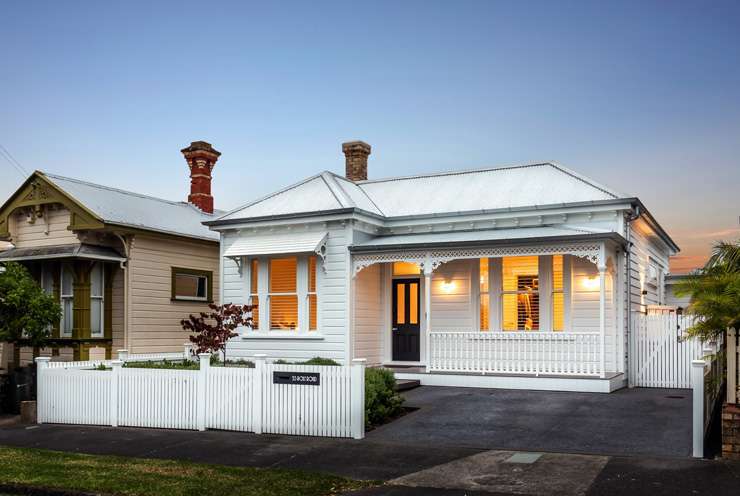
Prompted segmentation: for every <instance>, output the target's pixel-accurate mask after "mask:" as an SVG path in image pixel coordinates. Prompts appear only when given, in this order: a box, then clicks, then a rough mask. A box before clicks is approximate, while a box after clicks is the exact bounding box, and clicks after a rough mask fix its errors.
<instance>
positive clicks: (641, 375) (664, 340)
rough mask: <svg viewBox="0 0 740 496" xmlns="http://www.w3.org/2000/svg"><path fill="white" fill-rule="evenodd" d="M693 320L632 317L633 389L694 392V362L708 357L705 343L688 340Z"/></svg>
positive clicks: (659, 315)
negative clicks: (691, 389)
mask: <svg viewBox="0 0 740 496" xmlns="http://www.w3.org/2000/svg"><path fill="white" fill-rule="evenodd" d="M692 324H693V317H691V316H688V315H678V314H677V313H676V312H670V313H654V314H642V313H637V312H636V313H635V314H633V316H632V336H631V339H630V354H629V364H630V374H629V375H630V385H632V386H637V387H655V388H690V387H691V362H692V361H693V360H699V359H701V358H702V357H703V356H704V352H703V350H702V343H701V342H700V341H699V340H697V339H693V338H691V339H690V338H688V337H687V336H686V329H688V328H689V327H691V325H692Z"/></svg>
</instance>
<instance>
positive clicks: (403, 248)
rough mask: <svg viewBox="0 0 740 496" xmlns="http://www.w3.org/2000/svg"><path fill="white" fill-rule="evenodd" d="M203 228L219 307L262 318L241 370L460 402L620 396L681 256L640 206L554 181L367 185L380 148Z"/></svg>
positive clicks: (565, 175)
mask: <svg viewBox="0 0 740 496" xmlns="http://www.w3.org/2000/svg"><path fill="white" fill-rule="evenodd" d="M343 151H344V154H345V156H346V177H342V176H339V175H337V174H334V173H332V172H322V173H320V174H317V175H315V176H313V177H309V178H308V179H306V180H304V181H301V182H299V183H297V184H294V185H292V186H289V187H287V188H285V189H283V190H280V191H278V192H276V193H274V194H271V195H269V196H266V197H264V198H261V199H258V200H255V201H252V202H250V203H248V204H247V205H245V206H243V207H240V208H238V209H236V210H233V211H231V212H229V213H227V214H225V215H223V216H221V217H218V218H216V219H214V220H211V221H207V222H205V224H206V225H208V226H209V227H210V228H211V229H212V230H214V231H218V232H219V233H220V239H221V244H220V247H221V248H220V258H221V264H220V271H221V274H220V275H219V276H220V277H217V278H216V280H219V281H220V298H219V300H220V301H223V302H233V303H240V304H245V303H250V302H251V304H252V305H254V306H255V307H256V308H255V311H254V320H255V326H254V329H248V328H245V329H242V332H241V334H240V336H239V337H237V338H235V339H233V340H232V341H231V342H230V343H229V348H228V353H229V354H230V355H231V356H232V357H233V356H242V357H245V358H249V357H251V356H253V355H254V354H256V353H265V354H267V355H268V357H269V358H283V359H288V360H299V359H308V358H311V357H315V356H321V357H326V358H332V359H335V360H337V361H339V362H342V363H348V362H349V361H350V360H352V359H355V358H365V359H367V361H368V364H369V365H384V366H389V367H394V368H395V370H396V375H397V377H399V378H407V379H417V380H420V381H421V383H422V384H427V385H454V386H476V387H502V388H526V389H551V390H572V391H598V392H610V391H613V390H615V389H618V388H621V387H623V386H624V385H626V381H627V371H628V370H629V365H628V363H629V360H630V357H629V353H628V349H629V346H628V335H629V333H630V325H631V324H630V321H631V318H630V315H631V313H632V312H636V311H642V310H645V308H646V306H647V305H655V304H658V305H659V304H663V303H664V298H665V295H664V294H663V293H664V290H663V287H664V284H663V281H664V278H665V276H666V274H667V273H668V259H669V256H671V255H674V254H675V253H677V252H678V247H677V246H676V244H675V243H674V242H673V241H672V240H671V238H670V237H669V236H668V234H667V233H666V232H665V231H664V230H663V229H662V228H661V227H660V225H659V224H658V223H657V221H656V220H655V219H654V218H653V217H652V216H651V214H650V213H649V212H648V210H647V209H646V208H645V207H644V205H643V204H642V202H641V201H640V200H639V199H637V198H635V197H631V196H628V195H623V194H621V193H618V192H616V191H614V190H612V189H610V188H607V187H606V186H603V185H600V184H598V183H597V182H595V181H592V180H591V179H589V178H587V177H584V176H581V175H580V174H577V173H575V172H573V171H571V170H569V169H567V168H565V167H563V166H561V165H559V164H556V163H550V162H548V163H535V164H527V165H518V166H512V167H500V168H489V169H480V170H469V171H452V172H444V173H437V174H425V175H418V176H409V177H397V178H388V179H379V180H368V179H367V160H368V156H369V155H370V146H369V145H368V144H366V143H364V142H361V141H356V142H351V143H345V144H344V145H343Z"/></svg>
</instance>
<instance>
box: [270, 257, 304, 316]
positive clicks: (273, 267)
mask: <svg viewBox="0 0 740 496" xmlns="http://www.w3.org/2000/svg"><path fill="white" fill-rule="evenodd" d="M297 275H298V259H297V258H296V257H289V258H273V259H271V260H270V274H269V277H270V289H269V297H270V329H276V330H295V329H297V328H298V291H297Z"/></svg>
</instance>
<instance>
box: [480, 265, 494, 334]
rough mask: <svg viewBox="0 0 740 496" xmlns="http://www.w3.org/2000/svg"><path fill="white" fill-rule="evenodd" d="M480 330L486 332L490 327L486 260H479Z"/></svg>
mask: <svg viewBox="0 0 740 496" xmlns="http://www.w3.org/2000/svg"><path fill="white" fill-rule="evenodd" d="M479 272H480V330H481V331H488V330H490V329H491V327H490V309H491V305H490V295H489V294H488V259H487V258H481V259H480V271H479Z"/></svg>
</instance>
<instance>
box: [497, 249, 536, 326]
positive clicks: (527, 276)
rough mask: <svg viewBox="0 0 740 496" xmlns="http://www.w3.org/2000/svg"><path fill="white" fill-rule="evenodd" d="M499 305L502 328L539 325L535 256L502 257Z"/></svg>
mask: <svg viewBox="0 0 740 496" xmlns="http://www.w3.org/2000/svg"><path fill="white" fill-rule="evenodd" d="M502 279H503V291H502V300H503V301H502V303H503V305H502V307H503V329H504V330H505V331H536V330H539V328H540V288H539V260H538V257H536V256H532V257H504V259H503V263H502Z"/></svg>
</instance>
